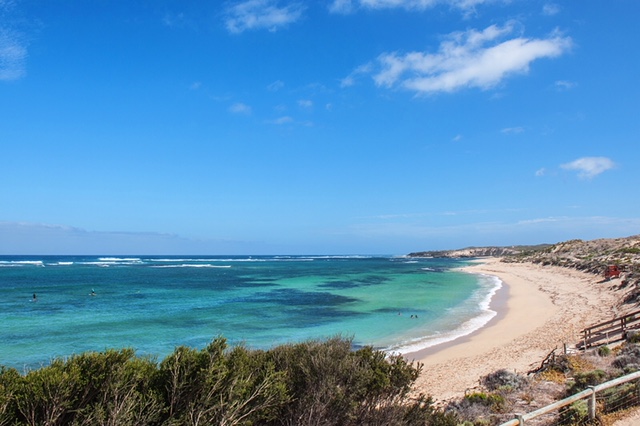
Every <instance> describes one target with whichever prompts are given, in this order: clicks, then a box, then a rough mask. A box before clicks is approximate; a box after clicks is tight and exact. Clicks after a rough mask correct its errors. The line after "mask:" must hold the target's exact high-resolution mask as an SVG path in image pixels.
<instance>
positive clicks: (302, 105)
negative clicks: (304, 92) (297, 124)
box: [298, 99, 313, 108]
mask: <svg viewBox="0 0 640 426" xmlns="http://www.w3.org/2000/svg"><path fill="white" fill-rule="evenodd" d="M298 106H299V107H300V108H311V107H313V101H310V100H308V99H300V100H299V101H298Z"/></svg>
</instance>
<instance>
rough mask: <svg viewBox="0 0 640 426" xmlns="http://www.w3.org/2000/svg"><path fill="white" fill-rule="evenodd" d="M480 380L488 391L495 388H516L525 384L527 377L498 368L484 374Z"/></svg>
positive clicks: (507, 389) (508, 389)
mask: <svg viewBox="0 0 640 426" xmlns="http://www.w3.org/2000/svg"><path fill="white" fill-rule="evenodd" d="M480 382H481V383H482V385H483V386H485V387H486V388H487V389H489V390H490V391H496V390H506V391H510V390H518V389H521V388H522V387H523V386H525V385H526V384H527V382H528V381H527V378H526V377H524V376H522V375H520V374H517V373H514V372H511V371H509V370H505V369H500V370H497V371H495V372H493V373H490V374H488V375H486V376H484V377H483V378H482V379H481V380H480Z"/></svg>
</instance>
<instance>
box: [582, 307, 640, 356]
mask: <svg viewBox="0 0 640 426" xmlns="http://www.w3.org/2000/svg"><path fill="white" fill-rule="evenodd" d="M634 329H635V330H640V311H635V312H631V313H629V314H627V315H624V316H622V317H619V318H615V319H612V320H609V321H605V322H601V323H600V324H596V325H592V326H591V327H588V328H585V329H584V330H582V341H581V342H580V343H579V344H578V349H589V348H590V347H592V346H598V345H602V344H609V343H613V342H617V341H620V340H624V339H625V338H626V336H627V331H629V330H634Z"/></svg>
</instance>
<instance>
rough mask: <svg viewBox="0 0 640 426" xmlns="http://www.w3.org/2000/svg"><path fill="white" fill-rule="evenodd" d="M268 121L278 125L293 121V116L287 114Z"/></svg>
mask: <svg viewBox="0 0 640 426" xmlns="http://www.w3.org/2000/svg"><path fill="white" fill-rule="evenodd" d="M269 123H271V124H278V125H282V124H290V123H293V118H291V117H289V116H288V115H285V116H282V117H279V118H276V119H275V120H271V121H270V122H269Z"/></svg>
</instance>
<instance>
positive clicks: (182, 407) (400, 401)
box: [0, 338, 458, 426]
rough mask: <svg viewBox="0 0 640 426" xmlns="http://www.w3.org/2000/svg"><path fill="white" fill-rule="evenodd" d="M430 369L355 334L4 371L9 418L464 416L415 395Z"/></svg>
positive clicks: (146, 421)
mask: <svg viewBox="0 0 640 426" xmlns="http://www.w3.org/2000/svg"><path fill="white" fill-rule="evenodd" d="M420 370H421V366H420V365H414V364H413V363H409V362H407V361H406V360H405V359H404V358H402V357H400V356H386V354H384V353H383V352H381V351H376V350H374V349H372V348H370V347H365V348H362V349H359V350H357V351H353V350H352V349H351V341H350V340H348V339H342V338H334V339H330V340H327V341H309V342H304V343H298V344H290V345H284V346H278V347H275V348H273V349H271V350H267V351H260V350H249V349H246V348H244V347H235V348H229V347H228V346H227V343H226V340H225V339H223V338H218V339H215V340H213V341H212V342H211V343H210V344H209V346H207V347H206V348H205V349H202V350H195V349H191V348H187V347H178V348H176V349H175V351H174V352H173V353H172V354H171V355H169V356H168V357H167V358H166V359H164V360H163V361H162V362H160V363H158V362H156V361H154V360H153V359H150V358H146V357H137V356H136V355H135V353H134V351H133V350H131V349H122V350H108V351H105V352H100V353H95V352H89V353H84V354H81V355H76V356H73V357H71V358H68V359H66V360H62V359H56V360H54V361H53V362H52V363H51V364H50V365H48V366H45V367H42V368H40V369H38V370H33V371H29V372H27V373H26V374H20V373H19V372H18V371H17V370H15V369H12V368H5V367H1V368H0V425H194V426H195V425H210V424H216V425H254V426H256V425H269V426H271V425H274V426H275V425H361V424H367V425H386V424H394V425H427V426H428V425H434V426H455V425H456V424H457V423H458V421H457V417H456V415H455V414H452V413H445V412H443V411H441V410H438V409H436V408H434V407H433V405H432V401H431V400H430V399H429V398H427V397H425V396H423V395H420V396H418V397H414V398H411V399H410V398H409V397H408V395H409V392H410V390H411V387H412V385H413V383H414V381H415V380H416V378H417V377H418V375H419V374H420Z"/></svg>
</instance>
